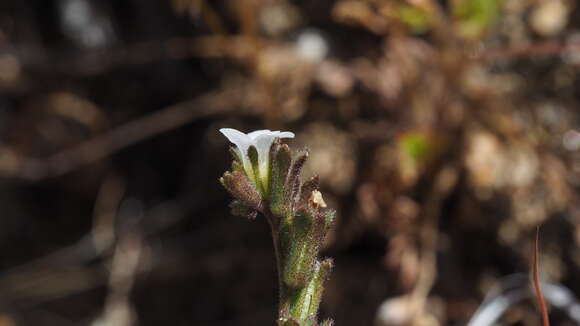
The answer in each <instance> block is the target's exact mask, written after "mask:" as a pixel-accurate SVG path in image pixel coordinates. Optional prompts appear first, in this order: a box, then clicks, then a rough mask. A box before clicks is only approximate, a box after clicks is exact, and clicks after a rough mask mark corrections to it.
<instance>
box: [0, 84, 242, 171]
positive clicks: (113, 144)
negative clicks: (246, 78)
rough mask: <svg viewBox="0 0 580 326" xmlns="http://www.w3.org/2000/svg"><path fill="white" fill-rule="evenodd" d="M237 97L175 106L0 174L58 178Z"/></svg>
mask: <svg viewBox="0 0 580 326" xmlns="http://www.w3.org/2000/svg"><path fill="white" fill-rule="evenodd" d="M239 98H240V91H235V90H228V91H222V92H216V93H211V94H207V95H204V96H201V97H199V98H196V99H193V100H191V101H188V102H184V103H179V104H176V105H174V106H170V107H167V108H164V109H162V110H160V111H157V112H154V113H152V114H150V115H147V116H144V117H141V118H138V119H135V120H133V121H130V122H128V123H126V124H125V125H122V126H120V127H117V128H116V129H113V130H111V131H109V132H107V133H104V134H102V135H99V136H96V137H94V138H92V139H90V140H88V141H86V142H84V143H81V144H79V145H77V146H75V147H73V148H70V149H67V150H64V151H62V152H59V153H57V154H54V155H52V156H50V157H48V158H27V157H23V158H18V159H19V160H20V161H21V164H19V165H18V166H17V167H16V169H15V170H14V171H12V170H4V171H0V175H2V174H3V175H4V176H5V177H16V178H22V179H25V180H30V181H37V180H41V179H45V178H50V177H57V176H61V175H63V174H66V173H68V172H71V171H73V170H75V169H77V168H80V167H82V166H85V165H87V164H90V163H94V162H96V161H98V160H100V159H103V158H105V157H107V156H109V155H111V154H114V153H116V152H118V151H120V150H122V149H124V148H126V147H129V146H131V145H133V144H136V143H138V142H140V141H143V140H145V139H148V138H151V137H153V136H156V135H159V134H161V133H164V132H167V131H169V130H173V129H176V128H179V127H181V126H183V125H185V124H187V123H189V122H191V121H192V120H194V119H196V118H202V117H206V116H210V115H213V114H218V113H223V112H226V111H227V110H229V109H230V108H231V107H233V106H234V104H235V103H239Z"/></svg>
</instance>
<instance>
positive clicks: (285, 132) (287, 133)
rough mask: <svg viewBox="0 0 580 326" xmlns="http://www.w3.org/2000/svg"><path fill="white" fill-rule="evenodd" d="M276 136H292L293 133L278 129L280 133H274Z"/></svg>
mask: <svg viewBox="0 0 580 326" xmlns="http://www.w3.org/2000/svg"><path fill="white" fill-rule="evenodd" d="M276 137H278V138H294V133H293V132H290V131H280V133H279V134H278V135H276Z"/></svg>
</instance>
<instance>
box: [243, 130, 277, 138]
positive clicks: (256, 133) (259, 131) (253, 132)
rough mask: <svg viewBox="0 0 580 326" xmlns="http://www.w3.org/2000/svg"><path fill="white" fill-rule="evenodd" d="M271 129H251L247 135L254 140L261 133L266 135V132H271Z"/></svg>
mask: <svg viewBox="0 0 580 326" xmlns="http://www.w3.org/2000/svg"><path fill="white" fill-rule="evenodd" d="M271 133H272V131H270V130H269V129H263V130H256V131H252V132H250V133H248V137H250V139H252V140H255V139H256V138H258V137H259V136H261V135H267V134H271Z"/></svg>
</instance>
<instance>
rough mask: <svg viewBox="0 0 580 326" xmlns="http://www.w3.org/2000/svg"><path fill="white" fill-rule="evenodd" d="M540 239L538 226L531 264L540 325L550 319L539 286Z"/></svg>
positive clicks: (545, 323)
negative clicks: (540, 315) (540, 319)
mask: <svg viewBox="0 0 580 326" xmlns="http://www.w3.org/2000/svg"><path fill="white" fill-rule="evenodd" d="M539 240H540V227H539V226H538V227H537V228H536V240H535V245H534V261H533V266H532V274H533V281H534V290H535V291H536V297H537V298H538V304H539V305H540V312H541V314H542V325H543V326H550V319H549V318H548V308H547V307H546V302H545V301H544V294H543V293H542V288H541V286H540V271H539V269H540V268H539V266H538V265H539V264H538V255H539V249H538V247H539V244H538V243H539V242H540V241H539Z"/></svg>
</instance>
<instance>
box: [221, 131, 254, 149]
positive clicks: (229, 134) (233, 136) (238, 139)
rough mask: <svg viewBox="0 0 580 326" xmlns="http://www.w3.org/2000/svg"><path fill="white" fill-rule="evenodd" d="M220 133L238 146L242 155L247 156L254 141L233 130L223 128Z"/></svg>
mask: <svg viewBox="0 0 580 326" xmlns="http://www.w3.org/2000/svg"><path fill="white" fill-rule="evenodd" d="M220 132H221V133H222V134H223V135H224V136H226V138H227V139H228V140H229V141H230V142H231V143H233V144H234V145H236V146H237V147H238V148H239V149H240V151H241V152H242V153H244V154H246V153H247V152H248V147H250V145H251V144H252V140H251V139H250V137H248V135H246V134H244V133H243V132H241V131H239V130H236V129H232V128H221V129H220Z"/></svg>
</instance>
